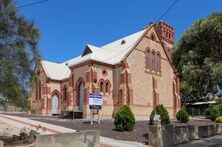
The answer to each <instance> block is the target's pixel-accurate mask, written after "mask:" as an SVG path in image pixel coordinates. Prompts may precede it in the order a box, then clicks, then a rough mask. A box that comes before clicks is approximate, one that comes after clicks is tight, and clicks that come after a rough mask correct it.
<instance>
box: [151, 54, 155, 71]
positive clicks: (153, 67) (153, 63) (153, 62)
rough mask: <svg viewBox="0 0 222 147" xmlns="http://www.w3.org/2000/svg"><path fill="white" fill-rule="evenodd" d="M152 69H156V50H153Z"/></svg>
mask: <svg viewBox="0 0 222 147" xmlns="http://www.w3.org/2000/svg"><path fill="white" fill-rule="evenodd" d="M152 71H155V52H154V51H152Z"/></svg>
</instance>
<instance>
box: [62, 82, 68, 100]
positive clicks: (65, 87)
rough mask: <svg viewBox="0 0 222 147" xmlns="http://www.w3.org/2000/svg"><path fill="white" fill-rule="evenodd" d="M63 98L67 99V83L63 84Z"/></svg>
mask: <svg viewBox="0 0 222 147" xmlns="http://www.w3.org/2000/svg"><path fill="white" fill-rule="evenodd" d="M63 100H64V101H66V100H67V86H66V85H64V86H63Z"/></svg>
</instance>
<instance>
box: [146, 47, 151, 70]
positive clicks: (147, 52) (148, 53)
mask: <svg viewBox="0 0 222 147" xmlns="http://www.w3.org/2000/svg"><path fill="white" fill-rule="evenodd" d="M145 56H146V68H147V69H149V70H150V51H149V50H147V51H146V55H145Z"/></svg>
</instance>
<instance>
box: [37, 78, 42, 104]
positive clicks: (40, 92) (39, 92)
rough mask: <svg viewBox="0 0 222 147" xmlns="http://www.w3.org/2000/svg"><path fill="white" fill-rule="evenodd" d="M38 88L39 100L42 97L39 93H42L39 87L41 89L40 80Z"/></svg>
mask: <svg viewBox="0 0 222 147" xmlns="http://www.w3.org/2000/svg"><path fill="white" fill-rule="evenodd" d="M38 88H39V100H40V99H41V97H42V95H41V93H42V91H41V89H42V87H41V82H39V86H38Z"/></svg>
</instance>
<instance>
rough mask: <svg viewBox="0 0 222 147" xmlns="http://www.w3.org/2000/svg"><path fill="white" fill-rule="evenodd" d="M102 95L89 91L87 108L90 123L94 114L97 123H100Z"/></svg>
mask: <svg viewBox="0 0 222 147" xmlns="http://www.w3.org/2000/svg"><path fill="white" fill-rule="evenodd" d="M102 104H103V100H102V95H101V94H97V93H90V94H89V109H90V115H91V117H90V118H91V122H90V123H91V125H92V124H93V120H94V115H95V114H97V115H98V124H100V110H101V109H102Z"/></svg>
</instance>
